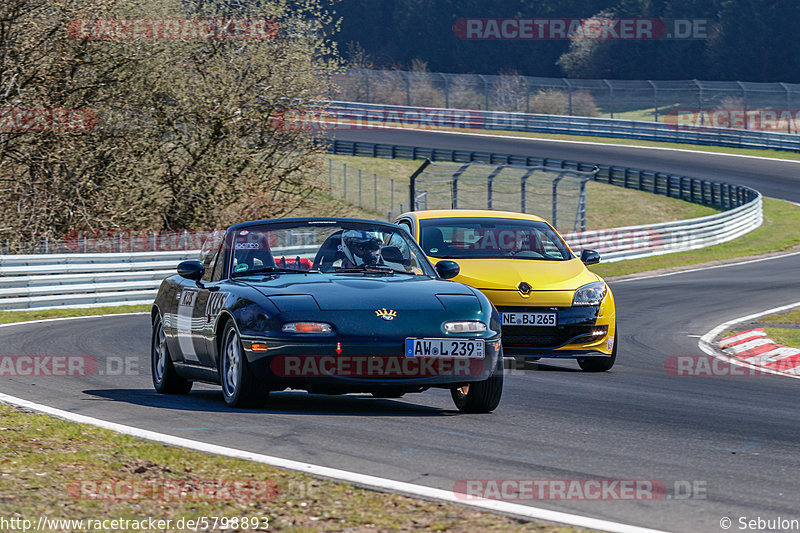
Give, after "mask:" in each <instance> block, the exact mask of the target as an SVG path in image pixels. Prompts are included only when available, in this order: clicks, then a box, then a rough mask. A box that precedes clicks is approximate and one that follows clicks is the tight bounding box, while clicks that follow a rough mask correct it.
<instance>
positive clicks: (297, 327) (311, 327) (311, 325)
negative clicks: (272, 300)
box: [281, 322, 333, 333]
mask: <svg viewBox="0 0 800 533" xmlns="http://www.w3.org/2000/svg"><path fill="white" fill-rule="evenodd" d="M281 331H283V332H284V333H330V332H331V331H333V328H332V327H331V325H330V324H326V323H325V322H287V323H286V324H284V325H283V326H281Z"/></svg>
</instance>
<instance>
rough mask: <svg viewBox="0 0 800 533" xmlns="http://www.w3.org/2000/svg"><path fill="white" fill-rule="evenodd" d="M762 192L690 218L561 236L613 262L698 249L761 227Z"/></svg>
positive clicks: (572, 243) (574, 244) (571, 245)
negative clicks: (725, 208)
mask: <svg viewBox="0 0 800 533" xmlns="http://www.w3.org/2000/svg"><path fill="white" fill-rule="evenodd" d="M763 218H764V217H763V206H762V199H761V195H758V196H757V198H756V199H755V200H752V201H750V202H748V203H746V204H744V205H742V206H740V207H737V208H735V209H731V210H730V211H725V212H723V213H718V214H714V215H709V216H705V217H699V218H693V219H689V220H678V221H675V222H663V223H659V224H645V225H641V226H628V227H623V228H613V229H608V230H595V231H583V232H571V233H566V234H564V239H565V240H566V241H567V243H568V244H569V245H570V247H571V248H572V249H573V250H575V249H577V250H580V249H585V248H588V249H592V250H597V251H598V252H600V253H601V254H602V257H603V262H605V263H613V262H616V261H623V260H627V259H639V258H641V257H650V256H654V255H663V254H669V253H674V252H686V251H689V250H697V249H699V248H705V247H706V246H713V245H715V244H722V243H724V242H728V241H731V240H733V239H736V238H739V237H741V236H742V235H745V234H747V233H749V232H751V231H753V230H754V229H756V228H758V227H759V226H761V223H762V222H763Z"/></svg>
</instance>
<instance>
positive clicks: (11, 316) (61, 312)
mask: <svg viewBox="0 0 800 533" xmlns="http://www.w3.org/2000/svg"><path fill="white" fill-rule="evenodd" d="M150 308H151V306H149V305H121V306H118V307H88V308H85V309H44V310H36V309H31V310H25V311H4V312H2V313H0V324H10V323H12V322H24V321H26V320H44V319H47V318H64V317H70V316H94V315H113V314H118V313H141V312H149V311H150Z"/></svg>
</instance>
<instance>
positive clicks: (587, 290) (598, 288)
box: [572, 281, 608, 305]
mask: <svg viewBox="0 0 800 533" xmlns="http://www.w3.org/2000/svg"><path fill="white" fill-rule="evenodd" d="M606 292H608V287H607V286H606V284H605V283H603V282H602V281H595V282H594V283H589V284H588V285H584V286H583V287H579V288H578V290H577V291H575V296H573V297H572V305H600V303H601V302H602V301H603V298H605V297H606Z"/></svg>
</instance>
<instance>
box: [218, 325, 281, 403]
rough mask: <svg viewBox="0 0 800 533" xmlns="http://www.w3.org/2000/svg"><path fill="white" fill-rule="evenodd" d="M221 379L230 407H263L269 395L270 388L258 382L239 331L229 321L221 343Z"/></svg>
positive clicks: (226, 401) (226, 400)
mask: <svg viewBox="0 0 800 533" xmlns="http://www.w3.org/2000/svg"><path fill="white" fill-rule="evenodd" d="M220 347H221V349H220V358H219V381H220V384H221V385H222V396H223V397H224V398H225V403H226V404H228V406H230V407H240V408H252V407H261V406H262V405H264V403H265V402H266V401H267V398H268V397H269V389H266V388H264V387H263V386H262V385H260V384H259V383H258V380H257V379H256V377H255V375H253V372H252V371H251V370H250V366H249V365H248V364H247V357H246V356H245V353H244V348H243V347H242V341H241V340H240V339H239V332H238V331H237V330H236V327H235V326H234V325H233V322H228V323H227V324H226V325H225V328H224V329H223V335H222V344H221V345H220Z"/></svg>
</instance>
